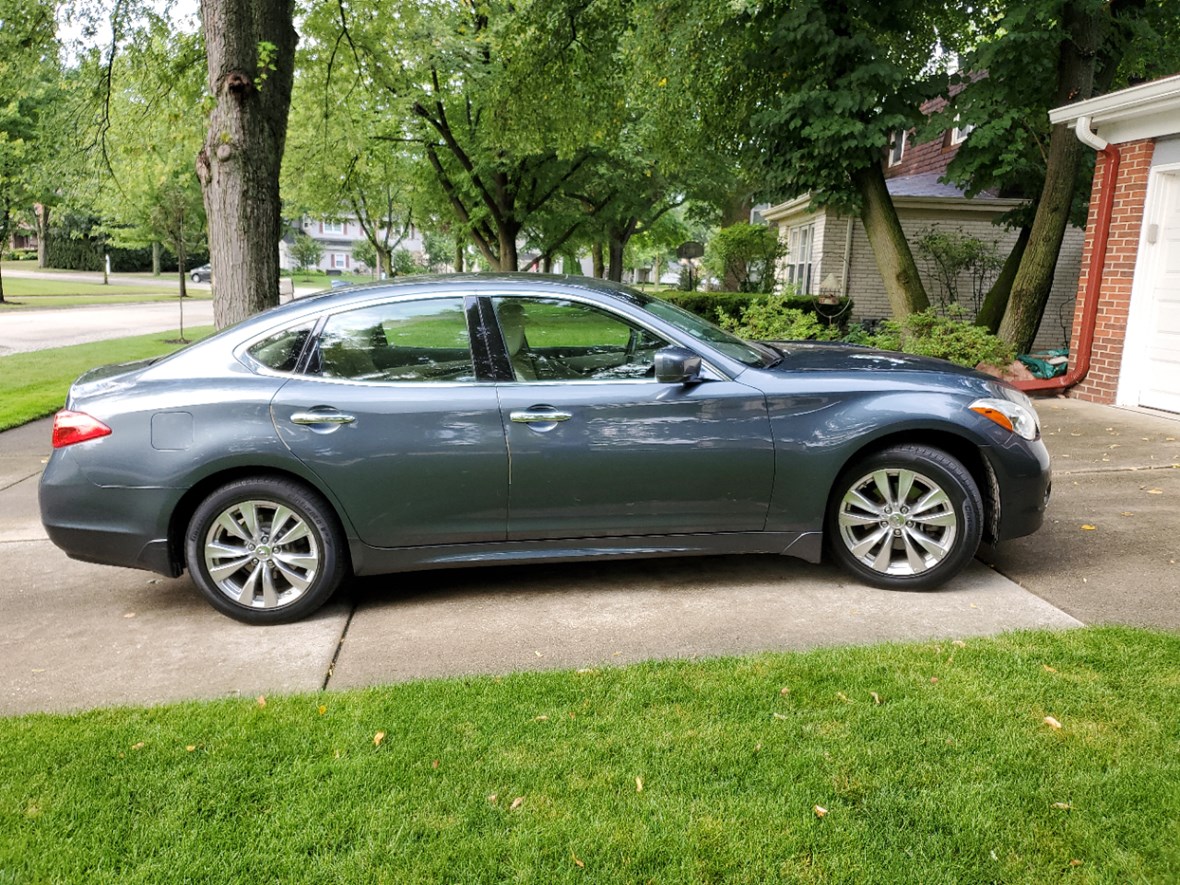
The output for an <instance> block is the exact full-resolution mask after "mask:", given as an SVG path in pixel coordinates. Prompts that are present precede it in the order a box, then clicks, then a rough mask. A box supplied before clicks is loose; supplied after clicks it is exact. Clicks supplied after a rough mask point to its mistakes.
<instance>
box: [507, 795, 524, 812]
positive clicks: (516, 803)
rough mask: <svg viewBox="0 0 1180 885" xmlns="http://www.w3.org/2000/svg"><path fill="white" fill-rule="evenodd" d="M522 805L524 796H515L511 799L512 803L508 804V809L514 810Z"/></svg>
mask: <svg viewBox="0 0 1180 885" xmlns="http://www.w3.org/2000/svg"><path fill="white" fill-rule="evenodd" d="M522 805H524V796H517V797H516V798H515V799H513V800H512V804H511V805H509V806H508V810H509V811H516V809H518V808H520V806H522Z"/></svg>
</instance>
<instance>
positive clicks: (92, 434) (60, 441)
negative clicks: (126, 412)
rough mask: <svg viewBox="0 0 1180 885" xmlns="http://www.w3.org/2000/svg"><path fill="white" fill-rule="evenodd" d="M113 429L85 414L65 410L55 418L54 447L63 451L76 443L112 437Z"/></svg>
mask: <svg viewBox="0 0 1180 885" xmlns="http://www.w3.org/2000/svg"><path fill="white" fill-rule="evenodd" d="M110 433H111V428H109V427H107V426H106V425H105V424H103V423H102V422H101V421H99V420H98V419H97V418H92V417H90V416H89V415H87V414H86V413H85V412H71V411H70V410H69V409H63V410H62V411H60V412H58V413H57V414H56V415H54V416H53V447H54V448H55V449H61V448H64V447H65V446H72V445H73V444H74V443H80V442H86V440H88V439H98V438H99V437H101V436H110Z"/></svg>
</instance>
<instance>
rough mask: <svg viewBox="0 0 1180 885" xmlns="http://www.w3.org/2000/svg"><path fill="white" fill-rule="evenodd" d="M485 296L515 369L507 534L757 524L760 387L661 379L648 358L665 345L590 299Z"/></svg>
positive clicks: (509, 399) (767, 485) (768, 441)
mask: <svg viewBox="0 0 1180 885" xmlns="http://www.w3.org/2000/svg"><path fill="white" fill-rule="evenodd" d="M492 301H493V304H494V306H495V311H496V315H497V318H498V321H499V323H500V325H501V328H502V329H504V330H505V334H504V336H503V337H504V341H505V346H506V347H507V348H508V350H509V351H510V356H511V362H512V365H513V371H514V374H515V375H516V380H515V381H514V382H510V383H502V384H499V385H498V394H499V399H500V413H501V417H502V420H503V422H504V434H505V436H506V438H507V441H508V453H509V460H510V468H509V469H510V475H509V520H508V532H509V537H510V538H512V539H518V540H524V539H545V538H548V539H554V538H588V537H611V536H634V535H660V534H682V533H698V532H744V531H759V530H761V529H762V528H763V527H764V526H765V523H766V513H767V508H768V504H769V496H770V490H771V486H772V484H773V479H774V444H773V441H772V437H771V433H770V421H769V419H768V417H767V411H766V402H765V398H764V397H763V395H762V394H761V392H759V391H757V390H754V389H753V388H750V387H747V386H746V385H743V384H740V383H737V382H735V381H729V380H721V379H718V380H711V381H705V382H702V383H699V384H691V385H683V384H662V383H660V382H657V381H656V380H655V378H654V377H653V376H654V371H653V355H654V353H655V351H656V350H658V349H659V348H660V347H663V346H665V345H667V344H668V343H669V342H667V341H665V340H663V339H661V338H660V337H659V336H657V335H655V334H654V333H652V332H650V331H648V330H645V329H642V328H640V327H639V326H638V325H637V324H634V323H632V322H631V321H629V320H628V319H626V318H625V317H622V316H619V315H617V314H614V313H611V312H608V311H606V310H603V309H601V308H599V307H597V306H595V305H589V304H583V303H579V302H577V301H571V300H564V299H557V298H495V299H492ZM518 324H519V325H520V326H522V328H519V329H518V328H517V325H518Z"/></svg>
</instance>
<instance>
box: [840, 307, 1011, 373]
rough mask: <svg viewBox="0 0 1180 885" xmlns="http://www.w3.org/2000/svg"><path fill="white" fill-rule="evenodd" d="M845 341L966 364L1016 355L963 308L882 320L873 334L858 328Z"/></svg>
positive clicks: (994, 361)
mask: <svg viewBox="0 0 1180 885" xmlns="http://www.w3.org/2000/svg"><path fill="white" fill-rule="evenodd" d="M848 340H849V341H850V342H852V343H856V344H865V345H867V346H870V347H878V348H880V349H882V350H897V351H901V352H902V353H912V354H916V355H918V356H932V357H938V358H939V359H944V360H949V361H950V362H952V363H958V364H959V365H960V366H969V367H974V366H977V365H979V364H980V363H987V364H988V365H992V366H1006V365H1008V364H1009V363H1010V362H1012V360H1013V358H1014V357H1015V355H1016V353H1015V351H1014V350H1013V349H1012V347H1011V345H1009V344H1008V343H1006V342H1005V341H1002V340H1001V339H999V338H997V337H996V336H995V335H993V334H992V333H991V332H989V331H988V330H987V329H985V328H983V327H982V326H977V325H975V324H974V323H973V322H971V321H970V320H969V319H968V318H967V317H966V315H965V314H963V312H962V311H954V310H952V311H951V315H948V316H941V315H939V314H938V313H937V312H936V311H935V310H934V309H933V308H931V309H929V310H924V311H921V312H919V313H913V314H910V315H909V316H907V317H905V318H903V319H901V320H896V319H888V320H884V321H883V322H882V323H881V325H880V327H879V328H878V329H877V331H876V333H875V334H866V333H864V332H863V330H858V331H856V332H854V333H853V334H852V335H851V336H850V337H849V339H848Z"/></svg>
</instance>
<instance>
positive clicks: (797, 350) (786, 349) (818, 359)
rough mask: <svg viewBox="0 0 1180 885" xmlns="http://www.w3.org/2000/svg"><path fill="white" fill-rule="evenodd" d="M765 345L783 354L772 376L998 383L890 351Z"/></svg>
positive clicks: (787, 343) (789, 343) (798, 343)
mask: <svg viewBox="0 0 1180 885" xmlns="http://www.w3.org/2000/svg"><path fill="white" fill-rule="evenodd" d="M767 343H768V344H770V345H771V346H772V347H774V348H775V349H776V350H778V351H779V352H780V353H782V354H783V358H782V360H781V361H780V362H779V363H777V364H776V365H774V366H772V367H771V369H770V371H773V372H790V373H798V372H874V373H876V372H890V373H897V372H917V373H922V374H938V375H943V376H946V375H958V376H961V377H965V378H976V379H980V380H988V381H995V380H997V379H995V378H992V377H991V376H990V375H985V374H983V373H982V372H977V371H976V370H975V369H967V368H964V367H963V366H959V365H955V364H954V363H949V362H947V361H946V360H940V359H935V358H934V357H928V356H914V355H913V354H908V353H898V352H896V351H892V350H874V349H873V348H870V347H860V346H859V345H855V344H815V343H812V342H803V341H772V342H767Z"/></svg>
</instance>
